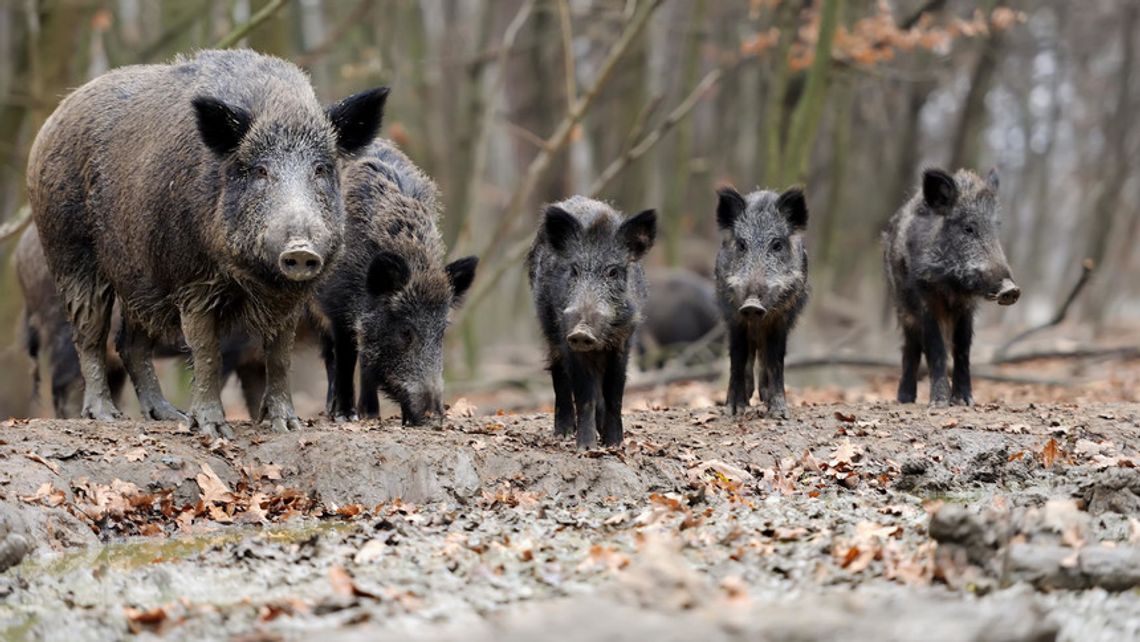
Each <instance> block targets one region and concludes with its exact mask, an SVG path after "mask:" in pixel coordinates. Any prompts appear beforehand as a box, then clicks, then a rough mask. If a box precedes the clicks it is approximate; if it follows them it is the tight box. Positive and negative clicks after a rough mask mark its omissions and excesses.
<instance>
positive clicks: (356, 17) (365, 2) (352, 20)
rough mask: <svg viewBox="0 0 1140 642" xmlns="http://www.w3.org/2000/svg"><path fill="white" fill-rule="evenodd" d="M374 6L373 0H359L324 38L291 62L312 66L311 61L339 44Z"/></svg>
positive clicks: (301, 65)
mask: <svg viewBox="0 0 1140 642" xmlns="http://www.w3.org/2000/svg"><path fill="white" fill-rule="evenodd" d="M375 6H376V3H375V2H373V0H360V2H358V3H357V4H356V6H355V7H353V8H352V11H351V12H349V14H348V15H347V16H345V17H344V18H343V19H342V20H341V21H340V22H339V23H337V25H336V27H334V28H333V30H332V31H330V32H329V34H328V36H326V37H325V39H324V40H322V41H321V42H320V43H318V44H317V45H316V46H315V47H312V48H311V49H309V50H308V51H306V52H305V53H303V54H301V55H300V56H297V58H296V59H295V60H294V61H293V62H295V63H297V65H298V66H300V67H309V66H312V65H313V63H315V62H317V61H318V60H320V59H321V58H323V57H324V56H325V55H326V54H328V52H329V51H331V50H332V48H333V47H335V46H336V45H338V44H340V42H341V40H343V39H344V36H345V34H347V33H348V32H349V31H350V30H351V29H352V28H353V27H356V26H359V25H360V24H361V23H362V22H364V19H365V18H366V17H368V14H369V13H371V12H372V9H373V8H374V7H375Z"/></svg>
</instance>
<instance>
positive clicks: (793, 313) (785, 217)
mask: <svg viewBox="0 0 1140 642" xmlns="http://www.w3.org/2000/svg"><path fill="white" fill-rule="evenodd" d="M717 195H718V201H717V209H716V219H717V225H718V226H719V227H720V230H721V247H720V251H719V252H717V255H716V289H717V296H718V298H719V300H720V307H721V312H722V314H723V315H724V320H725V323H726V324H727V325H728V350H729V362H730V372H729V379H728V405H729V407H730V408H731V409H732V413H733V414H736V413H737V412H738V411H739V409H741V408H746V407H748V404H749V403H750V401H751V399H752V391H753V386H754V385H755V374H756V370H757V367H756V364H757V362H759V368H758V369H759V374H760V384H759V386H758V387H759V389H760V399H761V400H763V401H764V402H765V403H766V404H767V406H768V415H769V416H770V417H778V418H787V416H788V404H787V401H786V400H785V397H784V357H785V355H786V353H787V346H788V334H789V333H790V332H791V330H792V327H793V326H795V323H796V319H797V318H799V314H800V312H801V311H802V310H803V308H804V306H805V305H806V304H807V300H808V295H809V292H810V289H809V287H808V281H807V275H808V255H807V248H806V247H805V245H804V238H803V232H804V230H805V229H807V221H808V210H807V201H806V200H805V199H804V193H803V191H802V190H801V189H799V188H791V189H788V190H786V191H784V192H783V193H781V194H777V193H776V192H771V191H766V190H760V191H756V192H752V193H751V194H749V195H748V197H747V198H745V197H744V196H742V195H741V194H740V193H739V192H737V191H736V190H735V189H733V188H731V187H725V188H722V189H721V190H719V191H718V192H717Z"/></svg>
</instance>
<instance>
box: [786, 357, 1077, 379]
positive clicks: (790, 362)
mask: <svg viewBox="0 0 1140 642" xmlns="http://www.w3.org/2000/svg"><path fill="white" fill-rule="evenodd" d="M829 366H847V367H853V368H880V369H884V370H899V369H900V366H899V363H898V362H897V361H894V360H891V359H880V358H877V357H830V356H829V357H789V358H788V359H786V360H785V361H784V370H807V369H810V368H826V367H829ZM970 375H971V376H972V377H973V378H974V379H984V380H987V381H997V382H1001V383H1019V384H1027V385H1037V386H1071V385H1073V384H1074V383H1075V382H1074V381H1072V380H1069V379H1052V378H1047V377H1030V376H1026V375H1014V374H1003V373H1000V372H991V371H987V370H979V369H974V370H972V371H971V372H970Z"/></svg>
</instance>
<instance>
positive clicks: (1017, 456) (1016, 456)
mask: <svg viewBox="0 0 1140 642" xmlns="http://www.w3.org/2000/svg"><path fill="white" fill-rule="evenodd" d="M1024 456H1025V451H1024V450H1019V451H1017V452H1015V453H1010V455H1009V457H1008V458H1007V459H1006V461H1007V462H1012V461H1018V460H1020V459H1021V458H1022V457H1024Z"/></svg>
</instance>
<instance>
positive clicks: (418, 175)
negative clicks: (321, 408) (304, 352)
mask: <svg viewBox="0 0 1140 642" xmlns="http://www.w3.org/2000/svg"><path fill="white" fill-rule="evenodd" d="M344 199H345V213H346V221H345V242H344V250H343V251H342V252H341V256H340V259H339V260H338V261H337V262H336V264H335V265H333V266H331V267H330V268H329V270H330V273H329V275H328V278H327V279H326V280H325V282H324V283H323V284H322V285H321V286H320V289H319V290H318V292H317V297H316V302H317V306H316V307H317V310H316V312H317V314H316V315H315V316H316V317H317V318H318V319H319V321H320V323H319V324H318V325H320V326H321V328H322V341H321V343H322V356H323V357H324V361H325V370H326V372H327V374H328V396H327V411H328V414H329V417H330V418H333V419H342V420H343V419H354V418H355V417H356V416H357V415H356V406H355V405H354V403H353V402H354V394H353V393H354V389H355V386H354V385H353V376H354V373H355V371H356V362H357V358H358V357H359V360H360V406H359V407H360V412H361V413H362V414H363V415H364V416H366V417H375V416H378V415H379V413H380V404H379V398H378V397H377V392H376V391H377V389H378V388H379V389H381V390H383V391H384V392H385V393H386V394H387V395H388V396H390V397H391V398H393V399H395V400H396V401H397V402H398V403H399V404H400V413H401V416H402V419H403V423H404V424H407V425H415V424H420V423H422V422H423V421H424V419H425V417H426V416H427V415H428V414H434V415H435V416H436V418H437V419H438V420H440V421H442V420H443V334H444V330H445V329H446V328H447V318H448V312H449V311H450V310H451V309H452V308H454V307H457V306H459V305H460V304H461V303H462V301H463V295H464V294H465V293H466V292H467V289H468V288H469V287H470V286H471V283H472V281H473V280H474V279H475V268H476V267H477V265H478V263H479V261H478V259H476V258H475V257H473V256H469V257H465V258H461V259H457V260H455V261H452V262H451V263H447V264H446V265H445V264H444V255H445V254H446V251H445V248H444V246H443V237H442V236H441V235H440V232H439V227H438V223H439V217H440V213H441V209H442V208H441V207H440V204H439V190H438V189H437V188H436V186H435V183H434V182H433V181H432V180H431V179H430V178H429V177H428V176H427V175H426V174H424V173H423V172H422V171H420V169H419V168H418V167H416V165H415V164H414V163H413V162H412V161H411V160H410V159H409V158H408V157H407V156H405V155H404V154H403V153H402V152H401V151H400V150H399V149H397V148H396V147H395V146H394V145H393V144H392V143H390V142H388V141H386V140H382V139H378V140H376V141H375V142H373V143H372V145H370V146H369V147H368V148H367V149H365V150H364V151H362V152H361V153H360V155H359V158H357V160H355V161H353V162H351V163H349V164H348V165H347V166H346V167H345V169H344Z"/></svg>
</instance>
